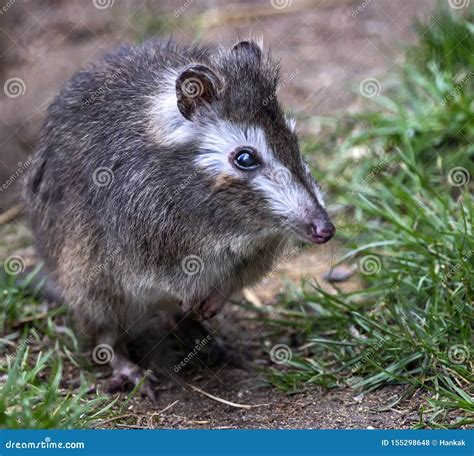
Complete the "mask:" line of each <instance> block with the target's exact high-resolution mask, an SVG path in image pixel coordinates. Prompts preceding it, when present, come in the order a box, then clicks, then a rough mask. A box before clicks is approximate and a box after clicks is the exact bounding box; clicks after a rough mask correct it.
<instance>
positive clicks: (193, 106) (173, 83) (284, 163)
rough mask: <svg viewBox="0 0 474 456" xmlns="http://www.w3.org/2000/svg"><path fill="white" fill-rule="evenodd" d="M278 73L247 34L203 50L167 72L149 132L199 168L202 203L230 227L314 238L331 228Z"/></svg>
mask: <svg viewBox="0 0 474 456" xmlns="http://www.w3.org/2000/svg"><path fill="white" fill-rule="evenodd" d="M278 80H279V69H278V65H276V64H275V63H273V62H272V60H271V59H270V58H269V57H266V56H264V55H263V53H262V50H261V48H260V47H259V46H258V44H257V43H255V42H253V41H242V42H239V43H237V44H236V45H235V46H234V47H233V48H231V49H225V50H224V49H219V50H217V51H213V52H209V54H206V55H205V57H204V58H202V59H200V62H199V63H192V62H191V63H188V64H187V65H185V66H184V67H179V68H174V69H173V70H170V71H168V73H167V75H166V82H165V84H164V86H163V89H162V91H161V93H160V95H159V96H158V97H157V98H156V99H155V102H154V105H153V112H152V116H153V119H154V120H153V123H154V125H155V134H156V135H157V136H158V139H159V142H160V143H161V144H163V145H165V146H168V147H169V148H173V149H174V153H175V154H186V156H187V157H188V160H189V161H191V162H192V164H193V167H194V169H198V170H199V171H200V172H202V182H203V183H205V185H206V188H207V191H208V193H207V195H208V197H207V203H208V204H207V205H206V206H207V209H208V210H209V206H210V205H212V206H213V209H211V210H210V212H212V213H213V214H214V215H215V216H216V217H219V219H225V220H226V223H227V224H228V226H229V227H232V229H235V230H247V231H248V230H255V232H261V233H263V232H281V233H289V232H292V233H295V234H296V235H297V236H298V237H299V238H302V239H303V240H306V241H309V242H313V243H317V244H321V243H324V242H327V241H328V240H330V239H331V238H332V236H333V235H334V232H335V228H334V225H333V224H332V222H331V221H330V219H329V216H328V214H327V212H326V210H325V208H324V201H323V197H322V194H321V191H320V188H319V186H318V184H317V183H316V181H315V179H314V178H313V176H312V175H311V173H310V169H309V167H308V165H307V164H306V163H305V161H304V160H303V157H302V155H301V153H300V149H299V145H298V138H297V136H296V133H295V124H294V121H293V120H290V119H288V118H287V117H286V116H285V115H284V113H283V111H282V109H281V107H280V105H279V103H278V100H277V98H276V93H277V84H278ZM201 197H202V195H201ZM201 207H202V205H200V208H201ZM203 210H204V209H203Z"/></svg>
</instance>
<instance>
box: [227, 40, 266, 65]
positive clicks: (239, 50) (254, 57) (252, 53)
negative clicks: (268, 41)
mask: <svg viewBox="0 0 474 456" xmlns="http://www.w3.org/2000/svg"><path fill="white" fill-rule="evenodd" d="M232 52H234V53H236V54H237V55H238V56H240V57H241V58H243V59H248V60H251V61H253V62H254V63H258V62H260V60H261V58H262V49H260V46H259V45H258V44H257V43H256V42H255V41H240V42H239V43H237V44H236V45H235V46H234V47H233V48H232Z"/></svg>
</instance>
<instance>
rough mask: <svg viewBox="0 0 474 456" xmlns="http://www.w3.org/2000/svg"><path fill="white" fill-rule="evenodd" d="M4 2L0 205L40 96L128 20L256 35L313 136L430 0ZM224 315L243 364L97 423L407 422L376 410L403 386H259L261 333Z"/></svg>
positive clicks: (296, 273)
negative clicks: (11, 85)
mask: <svg viewBox="0 0 474 456" xmlns="http://www.w3.org/2000/svg"><path fill="white" fill-rule="evenodd" d="M10 4H11V6H10V7H9V8H8V9H7V11H4V13H3V14H2V15H0V33H1V38H0V43H1V44H0V47H1V48H0V53H1V56H0V79H1V83H2V86H3V85H4V83H6V81H7V80H9V79H10V78H20V79H21V80H22V81H23V87H20V89H21V93H22V94H20V96H17V97H8V96H6V95H5V93H4V91H3V92H1V93H0V183H4V182H10V183H9V184H8V185H7V188H3V189H2V191H1V192H0V213H1V212H3V211H5V210H6V209H8V208H9V207H11V206H12V205H13V204H14V203H15V201H16V200H17V196H18V192H19V189H20V185H21V184H20V182H19V180H16V179H13V180H12V179H11V176H13V175H14V174H15V173H16V171H17V169H18V167H20V166H21V163H24V162H25V161H26V159H27V157H28V156H29V155H30V154H31V152H32V151H33V149H34V147H35V144H36V141H37V137H38V131H39V128H40V125H41V122H42V120H43V119H44V115H45V109H46V107H47V105H48V103H49V101H50V100H51V98H52V97H53V96H54V94H55V93H56V92H57V91H58V90H59V88H60V87H61V85H62V84H63V83H64V81H65V80H66V79H67V78H68V77H70V76H71V75H72V74H73V73H74V72H75V71H76V70H77V69H78V68H80V67H81V66H83V65H85V64H86V63H87V62H90V61H92V60H94V59H95V58H96V57H98V56H99V55H101V54H103V53H104V52H106V51H107V50H109V49H111V48H113V46H114V45H115V44H117V43H119V42H123V41H134V40H136V38H137V37H140V36H142V35H143V30H142V28H141V27H142V26H141V25H140V24H143V23H142V22H140V21H139V20H137V18H140V17H143V16H145V17H152V18H155V20H156V23H155V24H152V26H153V30H155V31H158V30H160V29H161V30H162V31H163V34H164V35H165V36H169V34H170V33H172V34H173V36H174V37H175V39H177V40H179V41H182V42H190V41H194V40H195V39H196V38H197V37H198V38H199V39H200V40H201V41H214V42H215V41H218V42H223V43H229V44H232V43H233V42H235V41H236V37H247V36H249V35H251V36H253V37H263V43H264V47H265V48H271V49H272V52H273V54H274V55H275V56H277V57H278V58H280V59H281V64H282V70H283V78H282V86H281V91H280V93H279V96H280V97H281V99H282V101H283V104H284V105H285V107H287V108H288V109H289V110H291V111H293V112H295V113H298V117H300V118H301V119H302V122H301V124H300V130H301V131H303V132H305V133H306V134H311V135H317V134H318V129H317V127H316V126H315V124H314V123H313V122H312V121H311V119H308V116H315V115H317V116H319V115H325V114H334V113H338V112H344V111H353V110H356V109H358V107H359V105H360V102H361V96H360V94H357V93H354V92H353V91H352V89H353V88H354V87H355V88H357V87H358V85H359V83H360V82H361V81H362V80H364V79H365V78H374V77H375V78H381V75H383V74H386V73H387V72H388V73H389V72H390V69H391V68H392V66H393V65H394V64H395V63H396V62H397V61H398V59H399V58H400V57H401V48H400V45H409V44H410V43H411V42H412V41H413V39H414V34H413V33H412V30H411V25H412V23H413V21H414V19H415V18H416V17H417V18H421V19H423V18H426V17H427V16H428V15H429V14H430V11H431V10H432V8H433V7H434V5H435V1H434V0H433V1H431V0H419V1H417V2H413V1H410V0H365V1H364V2H359V1H351V0H333V1H320V0H315V1H305V0H300V1H297V0H293V1H291V0H272V1H266V2H251V3H245V4H244V3H238V4H237V3H236V4H231V3H229V2H223V1H197V0H196V1H193V0H189V1H187V2H183V3H182V2H181V1H177V2H172V1H168V0H167V1H165V2H163V1H161V2H158V1H148V2H144V1H134V2H132V1H120V0H115V1H114V0H102V1H101V0H94V1H90V2H89V1H66V0H50V1H45V0H35V1H33V0H31V1H20V0H17V1H16V2H15V1H11V2H10ZM97 5H99V6H100V8H97V7H96V6H97ZM104 5H105V7H104ZM161 11H167V12H168V13H167V14H164V13H162V12H161ZM190 17H198V18H199V21H200V24H201V26H200V27H198V28H193V29H191V28H190V26H189V23H190V22H188V21H187V20H188V18H190ZM157 24H158V25H157ZM147 27H148V25H147ZM196 30H198V33H196ZM381 90H382V92H383V90H384V84H382V85H381ZM12 230H13V233H11V232H10V233H9V234H8V236H10V238H8V240H7V239H6V238H4V239H2V241H3V242H2V243H3V244H8V245H9V246H10V248H17V247H24V244H25V230H24V227H23V225H22V224H21V222H20V223H19V224H15V225H14V228H13V229H12ZM12 230H10V231H12ZM15 230H16V231H18V232H20V233H21V235H22V237H21V241H18V239H20V237H17V238H15V236H16V235H15ZM5 236H6V235H5ZM26 237H27V234H26ZM15 240H17V241H18V242H15ZM332 247H333V249H332V250H330V248H329V247H327V248H325V249H322V250H318V251H306V253H304V254H303V255H301V256H298V257H295V258H292V259H291V261H289V262H287V263H286V264H285V266H284V268H283V269H282V270H280V271H279V272H278V274H277V277H275V279H274V280H273V281H270V283H266V284H264V285H262V286H260V287H257V288H256V289H255V290H252V292H251V293H250V294H247V296H246V297H247V298H248V299H251V300H253V301H254V303H255V302H256V303H257V304H259V305H269V304H271V302H272V300H273V299H275V296H276V293H277V292H278V289H279V288H280V287H281V284H282V278H283V277H290V278H291V279H293V280H296V281H297V280H299V278H300V277H301V276H309V277H313V276H316V277H318V278H319V279H321V277H322V274H324V273H325V272H327V270H328V269H329V268H330V266H331V264H332V262H333V260H334V258H335V257H337V252H338V251H339V249H341V248H342V247H341V246H340V245H338V244H337V243H334V244H333V246H332ZM346 286H348V287H355V286H357V283H356V282H349V283H348V284H347V285H346ZM229 307H230V308H232V306H229ZM226 322H227V323H226V324H227V325H230V326H231V327H232V328H233V329H234V330H235V328H239V331H236V338H237V339H238V340H237V342H236V345H242V346H243V347H244V348H246V350H247V353H250V354H248V355H247V358H248V360H249V363H248V366H247V370H244V369H238V368H235V367H230V364H226V363H224V364H223V365H221V366H220V367H214V368H208V367H207V366H204V365H203V366H202V368H201V369H199V370H198V372H197V373H195V374H194V376H192V377H191V378H186V381H185V380H183V378H181V377H175V376H171V375H170V376H169V377H168V378H167V379H166V381H165V382H164V383H163V384H162V389H163V391H162V392H161V394H160V396H159V400H158V404H156V405H155V406H151V405H150V404H149V403H148V402H147V401H145V400H140V399H134V400H133V402H132V403H131V404H130V407H129V409H128V410H127V411H125V412H124V413H123V416H122V417H121V418H118V419H116V420H114V421H108V422H104V423H102V425H101V426H102V427H138V428H140V427H170V428H195V427H204V428H228V427H230V428H243V427H245V428H368V427H373V428H404V427H410V426H411V424H412V423H413V422H414V421H416V419H417V413H416V410H417V407H418V404H419V398H417V397H415V398H411V399H410V400H409V401H405V402H401V403H400V404H399V405H397V406H396V407H395V408H390V409H387V404H389V403H390V402H391V401H392V400H394V399H395V398H396V397H398V396H399V395H400V394H402V393H403V388H402V387H390V388H385V389H383V390H380V391H377V392H375V393H371V394H366V395H360V394H357V393H356V392H354V391H353V390H349V389H338V390H332V391H326V390H322V389H319V388H313V389H308V390H306V391H304V392H302V393H299V394H294V395H291V396H290V395H286V394H284V393H281V392H279V391H277V390H275V389H272V388H269V387H267V386H266V385H265V384H264V382H263V381H262V378H261V377H260V375H259V374H258V366H259V364H262V363H263V364H265V363H266V362H268V359H263V361H262V359H261V358H265V356H266V355H265V354H264V353H262V352H261V350H260V348H259V347H261V345H262V344H261V342H262V337H263V335H262V334H259V333H258V330H257V329H256V328H255V327H254V326H252V325H247V323H246V322H245V321H243V320H242V319H241V315H239V314H238V312H237V314H235V312H234V313H233V314H232V315H230V316H228V318H226ZM256 331H257V332H256ZM71 376H72V377H73V376H74V373H71ZM76 376H77V375H76ZM165 378H166V377H165ZM191 384H192V385H194V386H195V387H198V388H200V389H201V390H203V391H205V392H206V393H209V394H211V395H214V396H216V397H217V398H219V399H225V400H227V401H231V402H234V403H239V404H244V405H249V406H251V407H244V408H242V407H237V406H233V405H228V404H225V403H223V402H221V401H219V400H217V399H215V398H210V397H208V396H205V395H204V394H203V393H202V392H199V391H197V390H194V389H192V387H191V386H189V385H191ZM164 409H166V410H164Z"/></svg>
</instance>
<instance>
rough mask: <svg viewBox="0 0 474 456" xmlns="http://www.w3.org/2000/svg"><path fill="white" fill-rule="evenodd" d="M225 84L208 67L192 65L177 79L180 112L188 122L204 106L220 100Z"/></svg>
mask: <svg viewBox="0 0 474 456" xmlns="http://www.w3.org/2000/svg"><path fill="white" fill-rule="evenodd" d="M222 88H223V84H222V81H221V80H220V78H219V77H218V76H217V75H216V74H215V73H214V72H213V71H212V70H211V69H210V68H208V67H207V66H205V65H199V64H192V65H189V66H188V67H186V68H185V69H184V70H183V71H182V72H181V73H180V75H179V76H178V78H177V79H176V97H177V102H178V109H179V112H180V113H181V114H182V115H183V116H184V117H185V118H186V119H188V120H192V118H193V116H194V114H195V113H196V112H197V110H198V109H199V108H200V107H202V106H203V105H205V104H206V103H207V104H211V103H212V102H213V101H216V100H218V99H219V97H220V94H221V92H222Z"/></svg>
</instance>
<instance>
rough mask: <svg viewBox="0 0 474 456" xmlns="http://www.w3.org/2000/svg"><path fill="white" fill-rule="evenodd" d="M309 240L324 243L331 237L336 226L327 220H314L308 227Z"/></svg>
mask: <svg viewBox="0 0 474 456" xmlns="http://www.w3.org/2000/svg"><path fill="white" fill-rule="evenodd" d="M309 231H310V236H311V240H312V241H313V242H315V243H316V244H324V243H325V242H328V241H329V240H331V239H332V237H333V236H334V233H335V232H336V227H335V226H334V225H333V224H332V223H331V222H330V221H329V220H324V221H322V220H314V221H313V223H311V225H310V228H309Z"/></svg>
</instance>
